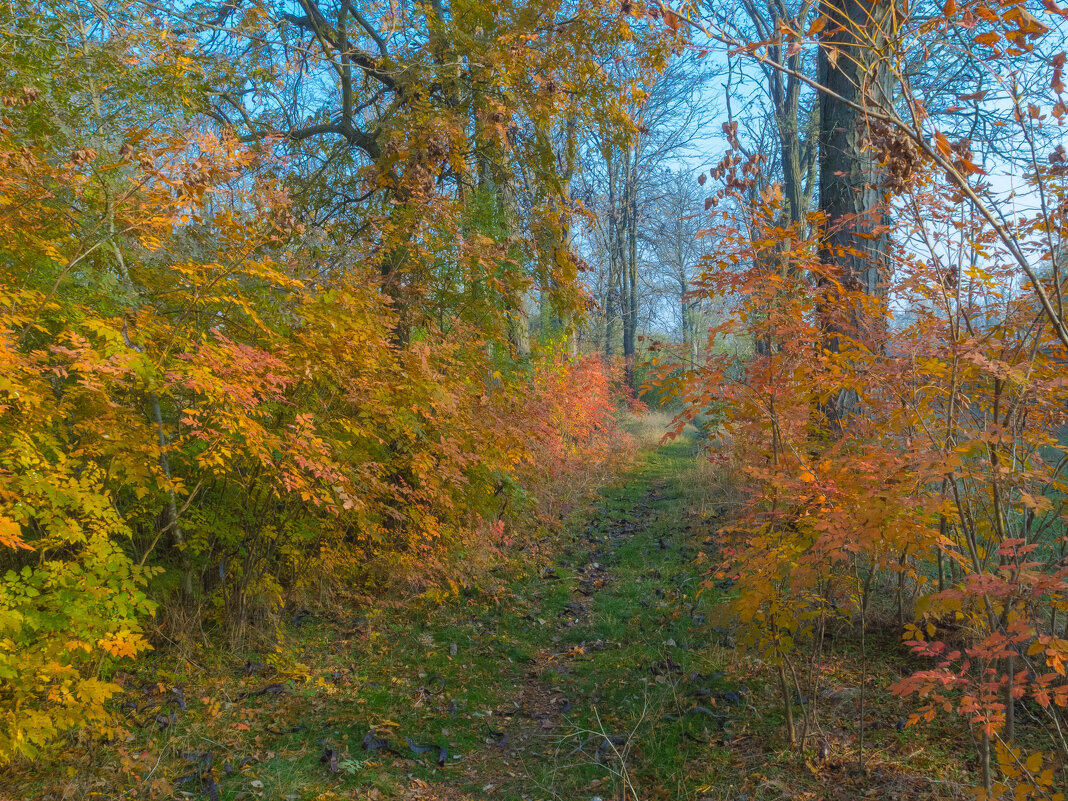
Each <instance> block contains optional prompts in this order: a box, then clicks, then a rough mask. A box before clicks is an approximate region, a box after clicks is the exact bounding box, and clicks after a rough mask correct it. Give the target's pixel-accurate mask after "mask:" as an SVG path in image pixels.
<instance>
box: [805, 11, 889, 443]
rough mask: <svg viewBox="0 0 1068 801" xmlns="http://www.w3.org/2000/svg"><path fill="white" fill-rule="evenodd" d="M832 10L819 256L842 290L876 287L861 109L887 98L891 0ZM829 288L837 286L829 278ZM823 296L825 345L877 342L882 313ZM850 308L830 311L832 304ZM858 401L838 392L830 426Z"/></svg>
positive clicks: (865, 122) (883, 237)
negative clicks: (885, 57)
mask: <svg viewBox="0 0 1068 801" xmlns="http://www.w3.org/2000/svg"><path fill="white" fill-rule="evenodd" d="M822 10H823V13H824V14H825V15H826V16H827V17H828V18H829V20H830V22H829V23H828V25H827V31H828V33H826V34H825V35H824V37H823V39H822V41H821V43H820V52H819V81H820V84H821V85H822V86H823V87H824V88H825V89H827V90H829V91H827V92H821V93H820V100H819V103H820V161H819V187H820V198H819V205H820V210H821V211H822V212H823V214H824V215H825V220H826V222H825V225H826V230H825V232H824V236H823V240H822V242H821V245H820V259H821V261H822V262H823V263H824V264H825V265H827V266H830V267H831V268H832V273H833V277H834V279H836V280H837V281H838V282H840V285H841V287H843V288H844V290H845V291H846V292H862V293H864V294H868V295H881V294H883V292H884V277H885V274H886V271H887V268H888V266H889V239H888V236H887V215H886V204H885V201H884V198H883V190H882V178H881V174H880V173H881V170H880V167H879V164H878V154H877V153H876V152H875V148H873V147H872V146H871V144H870V141H869V139H870V130H869V122H870V121H869V119H868V117H867V115H866V114H865V111H864V110H865V109H875V108H878V107H880V106H885V105H887V104H888V103H889V97H890V89H889V73H888V71H887V69H886V66H885V64H883V63H881V62H880V60H879V57H878V53H879V51H880V50H881V49H882V48H883V46H884V45H885V42H886V35H885V30H886V29H885V27H884V26H886V25H887V24H888V22H889V18H890V12H891V10H892V5H891V3H890V2H888V0H825V2H824V3H823V5H822ZM826 289H827V291H828V292H829V293H832V292H835V290H834V289H833V283H832V282H827V286H826ZM841 301H842V299H841V298H837V297H833V296H832V297H828V298H826V303H825V306H824V308H823V309H822V310H821V316H822V317H823V321H824V326H825V341H824V347H825V348H826V349H827V350H828V351H830V352H832V353H837V352H839V351H840V350H841V347H842V340H843V337H849V338H852V339H853V340H855V341H857V342H859V343H862V344H863V345H864V346H866V347H868V348H872V349H877V348H878V347H879V341H880V339H881V334H880V328H881V326H882V324H883V320H882V317H881V316H879V317H872V316H870V315H866V314H865V313H864V312H863V311H862V310H861V308H860V305H859V304H858V303H856V302H855V301H854V302H852V303H849V302H847V303H844V304H843V303H842V302H841ZM843 308H844V309H847V313H846V314H845V315H844V316H843V315H840V314H839V315H837V316H835V314H834V313H835V310H837V309H843ZM856 405H857V399H856V396H855V393H849V392H844V391H843V392H839V393H838V396H837V397H836V398H831V399H830V401H829V402H828V403H827V405H826V407H825V408H824V413H825V416H826V417H827V422H828V424H829V425H830V427H831V428H835V427H837V426H838V425H839V424H840V421H841V420H842V418H843V417H844V416H846V415H848V414H850V413H852V412H853V411H855V407H856Z"/></svg>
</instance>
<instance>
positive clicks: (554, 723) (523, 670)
mask: <svg viewBox="0 0 1068 801" xmlns="http://www.w3.org/2000/svg"><path fill="white" fill-rule="evenodd" d="M695 464H696V460H695V459H694V454H693V445H692V443H690V442H688V441H684V440H682V441H678V442H675V443H672V444H669V445H667V446H665V447H661V448H659V449H657V450H655V451H649V452H645V453H643V454H642V455H641V457H640V459H639V461H638V463H637V464H636V465H635V467H634V468H633V469H632V470H631V472H630V473H629V474H628V475H627V476H626V477H624V479H623V480H621V481H620V482H619V483H617V484H616V485H614V486H612V487H609V488H607V489H605V490H604V491H602V493H601V494H600V495H599V497H598V498H597V499H596V500H595V502H594V504H593V505H592V508H591V509H590V510H589V512H587V513H583V514H580V515H576V516H574V517H573V518H572V519H571V521H570V523H569V524H568V527H567V528H566V529H565V531H564V532H563V533H562V534H561V535H560V541H559V542H558V543H557V544H556V546H555V547H554V548H553V549H552V559H551V561H546V560H545V559H541V560H540V561H533V560H532V561H531V562H530V563H529V564H526V565H521V566H520V569H519V570H515V569H513V570H512V571H511V572H509V573H507V574H504V573H502V574H499V575H497V576H496V577H491V578H493V581H495V582H496V584H495V585H494V583H493V581H491V582H490V583H489V586H487V587H486V588H485V589H484V590H483V591H481V592H478V593H473V594H468V595H466V596H463V597H460V598H456V599H452V600H449V601H447V602H445V603H436V604H435V603H431V602H430V601H428V600H422V601H418V602H413V601H411V600H409V601H405V602H403V603H402V602H398V603H397V604H396V606H395V608H378V609H377V610H376V611H375V612H373V613H370V614H364V613H362V612H361V613H356V612H352V611H351V610H344V609H342V610H339V611H338V613H337V614H336V615H335V616H333V617H331V618H325V617H317V616H300V615H298V616H297V617H296V618H294V619H293V620H292V621H291V622H290V624H289V625H287V627H286V631H285V632H284V636H285V639H286V646H285V648H283V649H280V650H279V651H278V652H277V653H275V654H269V655H265V654H262V653H261V654H232V655H228V656H227V658H226V659H225V660H224V661H223V662H222V663H221V664H218V665H213V666H207V665H197V664H194V663H191V662H182V661H180V660H178V659H177V657H176V656H173V655H172V656H171V657H169V658H170V659H171V662H172V664H170V665H168V664H162V663H160V664H157V665H155V666H153V668H152V669H151V671H149V670H147V669H146V672H145V673H143V674H141V675H139V676H137V677H130V678H129V679H128V680H127V681H126V687H127V690H128V692H127V696H128V700H127V704H128V705H130V712H129V714H128V717H127V720H126V723H125V724H124V726H123V727H122V728H120V729H119V730H118V731H116V732H114V733H113V736H112V739H111V742H110V743H107V744H105V745H101V744H100V743H79V742H73V743H71V745H70V747H69V748H67V749H65V752H64V761H63V762H62V765H61V767H62V770H52V769H51V768H50V766H48V765H45V766H43V767H38V768H33V769H31V768H23V769H21V770H18V769H16V770H15V771H11V772H9V773H8V774H6V775H0V798H13V799H15V798H26V799H29V798H33V799H57V801H58V799H89V798H94V799H97V798H123V799H132V798H147V799H151V798H160V799H164V798H183V797H184V798H206V799H209V801H213V800H214V799H216V798H218V799H232V800H233V801H243V800H245V799H248V800H249V801H251V800H252V799H272V800H273V799H280V800H281V799H284V800H285V801H293V800H294V799H366V801H383V800H384V799H404V800H405V801H433V800H434V799H439V800H440V801H460V800H461V799H501V801H549V800H550V799H560V800H561V801H576V800H578V799H586V800H587V801H595V800H596V799H601V801H626V800H631V801H637V800H638V799H641V801H656V800H657V799H671V800H672V801H674V800H675V799H689V800H691V801H739V799H747V801H756V799H786V798H808V799H852V798H859V797H879V798H888V799H893V798H901V799H913V798H916V799H919V798H941V797H949V796H948V795H946V794H945V793H944V792H942V790H940V789H939V787H940V785H937V784H932V781H933V779H931V778H929V777H930V776H932V775H933V774H934V772H935V771H934V768H935V767H936V766H937V765H938V764H945V755H944V754H937V753H933V752H932V750H931V748H930V747H929V746H928V747H926V748H925V747H923V746H922V745H919V747H917V744H918V743H922V738H923V735H922V734H921V735H918V736H917V735H915V734H913V733H912V731H911V730H909V731H908V732H898V731H895V729H894V725H893V721H894V720H895V719H896V718H897V716H898V715H899V711H898V710H897V709H896V708H895V707H894V706H893V703H895V702H892V701H888V700H887V699H885V698H884V699H882V701H881V702H876V701H875V700H874V699H873V700H872V701H870V702H869V709H874V710H875V713H874V717H872V714H871V713H869V717H872V720H873V723H872V724H870V725H871V726H872V729H873V730H872V732H871V733H870V734H869V735H868V743H869V745H868V748H869V749H870V752H871V753H872V754H873V755H875V757H876V758H877V759H878V760H881V763H882V767H878V768H877V771H879V770H881V771H882V773H881V774H878V775H876V778H877V780H878V781H877V782H876V786H877V787H878V788H879V789H878V790H877V792H876V794H875V795H871V793H870V792H868V790H870V786H869V781H870V779H871V778H872V774H871V773H869V774H867V775H866V776H863V777H858V776H857V775H856V774H855V773H854V772H852V768H851V767H850V765H851V764H852V763H850V762H849V759H850V758H851V757H850V756H848V754H849V753H850V749H851V748H852V747H853V745H852V744H853V743H854V742H855V734H856V729H855V725H854V723H855V720H856V716H855V712H854V709H853V707H854V706H855V698H856V692H855V690H852V689H850V687H851V686H853V687H855V686H856V682H857V681H858V680H859V670H858V669H857V665H856V663H855V660H854V661H850V658H849V655H848V650H849V646H848V632H847V633H846V646H845V653H846V656H845V658H844V659H842V660H840V661H838V662H837V663H833V664H832V663H830V662H828V665H827V668H826V669H827V670H828V677H827V679H826V681H827V684H826V685H825V686H826V687H827V689H826V690H823V691H821V698H825V699H826V700H824V701H823V706H824V708H825V711H824V712H823V715H824V719H825V722H826V725H827V728H826V729H825V730H822V729H821V736H823V737H825V738H826V739H825V741H826V742H827V744H828V746H829V749H830V753H831V755H830V758H825V759H824V760H823V761H822V762H821V763H819V764H813V762H812V760H811V759H808V760H806V758H805V757H803V756H800V755H798V754H797V753H796V752H794V753H791V752H789V751H788V750H787V749H786V748H785V747H784V743H782V742H781V713H780V711H779V703H778V699H777V695H776V692H775V690H774V689H773V688H774V682H773V681H772V677H771V675H770V672H769V671H768V670H767V668H766V666H763V667H762V666H761V665H760V663H758V662H756V661H754V660H749V659H745V658H741V657H739V655H738V654H737V653H736V652H735V649H734V643H733V641H732V639H731V635H730V634H729V633H728V632H727V631H725V630H724V629H723V628H719V627H718V626H719V625H726V624H724V623H722V622H719V623H718V624H717V621H716V619H715V618H716V612H717V605H718V604H719V602H720V601H721V596H720V594H719V592H718V591H717V590H716V589H715V588H713V589H706V590H705V591H704V592H703V593H699V589H700V586H701V582H702V577H703V570H702V565H701V562H700V560H699V553H698V552H699V550H704V551H711V550H712V548H711V547H710V544H711V540H710V537H711V535H712V534H713V532H714V531H715V529H716V527H717V526H718V525H719V524H720V522H721V521H720V520H719V510H718V509H717V508H716V507H715V501H714V499H710V498H709V496H708V495H707V491H706V490H704V489H702V483H703V481H702V479H701V478H700V477H699V476H698V474H697V472H696V468H695ZM704 480H707V477H705V479H704ZM726 589H729V588H726ZM718 611H722V610H718ZM887 647H888V648H889V653H891V654H892V653H893V651H894V647H895V646H894V644H893V643H892V642H891V643H890V644H889V645H888V646H887ZM896 669H897V668H896V666H895V664H894V662H893V659H892V658H891V659H888V660H887V661H886V663H885V664H882V665H869V668H868V673H869V675H874V674H878V673H879V671H883V673H887V674H889V673H892V672H893V671H894V670H896ZM731 676H743V677H744V683H743V680H732V679H731ZM878 680H879V681H880V682H882V683H883V684H884V685H885V684H888V683H889V681H887V680H886V677H885V676H883V677H880V678H879V679H878ZM175 688H177V690H176V689H175ZM179 690H180V691H181V692H180V693H179V692H178V691H179ZM839 696H840V697H839ZM879 703H882V704H883V706H880V705H879ZM758 709H759V712H758ZM851 721H853V722H851ZM866 725H869V724H866ZM851 727H852V728H851ZM413 746H414V747H413ZM812 750H813V749H811V748H810V750H809V753H810V754H811V753H812ZM34 771H36V772H34ZM917 774H923V775H924V778H923V779H922V780H920V779H917V778H916V776H917Z"/></svg>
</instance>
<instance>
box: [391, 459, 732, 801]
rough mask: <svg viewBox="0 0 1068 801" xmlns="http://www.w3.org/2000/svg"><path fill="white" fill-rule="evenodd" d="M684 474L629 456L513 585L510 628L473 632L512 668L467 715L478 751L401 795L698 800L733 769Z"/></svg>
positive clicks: (500, 619) (727, 695)
mask: <svg viewBox="0 0 1068 801" xmlns="http://www.w3.org/2000/svg"><path fill="white" fill-rule="evenodd" d="M694 472H695V459H694V453H693V444H692V443H691V442H689V441H687V440H682V441H679V442H676V443H673V444H671V445H668V446H665V447H662V448H660V449H657V450H656V451H653V452H650V453H648V454H645V455H643V458H642V460H641V461H640V463H639V464H638V466H637V467H636V468H635V469H634V470H633V471H632V472H631V474H630V475H628V476H627V477H626V479H625V480H624V481H622V482H620V483H619V484H617V485H615V486H613V487H610V488H608V489H606V490H605V491H603V492H602V493H601V496H600V498H599V499H598V502H597V504H596V505H595V507H594V509H593V511H592V512H591V513H590V514H589V515H588V516H587V517H586V518H585V519H579V520H577V521H574V523H575V524H574V525H573V526H572V528H571V531H570V534H569V535H568V536H567V537H566V542H565V543H564V544H563V547H562V548H561V549H560V551H559V552H558V554H557V555H556V558H555V560H554V564H553V565H552V566H550V567H547V568H544V569H542V570H541V571H539V572H538V573H537V574H536V575H533V576H530V577H528V578H526V579H524V580H522V581H520V582H518V583H517V584H516V585H515V586H513V587H512V589H511V592H512V596H513V599H512V603H511V604H509V605H510V606H511V607H512V608H511V615H515V616H516V617H517V618H518V620H510V619H509V617H510V616H511V615H508V614H506V615H496V616H491V617H490V618H489V619H488V620H486V621H485V623H486V625H487V628H488V629H489V630H491V631H492V633H493V635H492V636H496V637H497V638H499V639H500V640H501V641H508V642H510V643H511V645H512V647H513V648H515V649H516V650H517V652H518V653H519V654H521V655H522V657H521V658H520V659H519V660H518V670H513V669H511V668H510V667H509V668H505V669H502V670H501V671H500V672H499V674H498V675H497V677H496V678H495V680H491V687H490V688H489V689H490V693H491V695H493V696H494V697H495V698H496V701H497V702H496V703H495V704H494V705H492V707H491V708H488V709H481V710H477V711H473V712H471V713H469V714H470V715H471V716H472V717H475V716H477V717H480V718H481V719H482V720H483V721H485V728H484V733H485V736H484V737H483V742H482V743H481V744H480V746H479V747H478V748H476V749H474V750H473V751H472V752H468V753H467V754H465V755H463V756H462V757H461V759H460V760H457V762H458V763H459V764H457V765H456V766H455V767H454V766H449V767H448V768H446V769H443V770H442V771H441V773H442V774H443V775H440V776H425V777H419V778H416V779H415V780H414V781H413V783H412V785H411V787H410V788H409V789H408V791H407V794H406V797H407V798H410V799H437V798H440V799H454V798H457V799H458V798H500V799H531V800H533V799H583V798H585V799H594V798H601V799H605V801H607V800H608V799H639V798H640V799H656V798H664V799H668V798H670V799H682V798H695V799H696V798H702V797H704V795H702V792H701V791H702V790H710V789H711V787H710V786H702V784H703V783H702V781H700V780H699V779H698V778H697V777H699V776H700V775H701V774H707V773H708V772H709V771H710V770H712V771H714V772H716V773H721V772H723V771H719V770H716V769H715V764H716V763H717V762H718V763H719V767H720V768H727V764H726V763H727V762H728V761H733V760H732V759H731V753H730V752H729V751H727V750H726V749H723V748H719V749H717V741H718V742H719V743H720V744H721V745H722V739H721V738H722V734H723V731H724V729H725V727H726V726H727V725H728V723H729V720H730V713H731V710H732V708H733V706H734V705H736V704H738V703H740V702H741V696H740V695H739V693H738V692H736V689H737V688H732V687H731V686H730V685H729V683H728V682H727V681H726V679H725V678H724V675H723V673H722V672H721V667H722V664H723V661H724V659H725V656H726V654H725V652H724V650H723V648H722V647H721V646H722V645H723V644H724V643H723V640H724V638H725V636H726V635H724V634H723V632H722V631H719V630H714V629H713V628H712V625H711V624H710V623H709V622H708V618H709V615H708V609H707V607H708V606H709V604H710V602H711V600H712V597H711V595H709V594H708V593H707V592H706V594H704V595H700V597H699V593H698V590H699V589H700V586H701V580H702V569H701V566H700V564H699V560H698V558H697V557H698V549H699V548H700V547H701V545H702V543H704V542H705V540H706V539H707V538H708V535H709V533H710V529H709V521H710V519H713V518H715V517H716V516H717V510H716V509H715V508H714V507H711V506H710V505H709V501H708V499H707V498H703V497H702V496H701V495H700V493H696V494H695V492H694V489H695V486H694V481H695V475H694ZM714 594H715V593H714V592H713V593H712V595H714ZM516 624H518V625H516ZM461 652H462V651H461ZM456 768H459V769H460V770H459V771H457V770H456ZM728 772H732V773H737V771H736V769H735V770H729V771H728ZM739 778H740V777H739ZM716 784H717V785H718V789H720V790H722V789H723V785H722V783H721V782H720V781H718V780H717V781H716Z"/></svg>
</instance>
